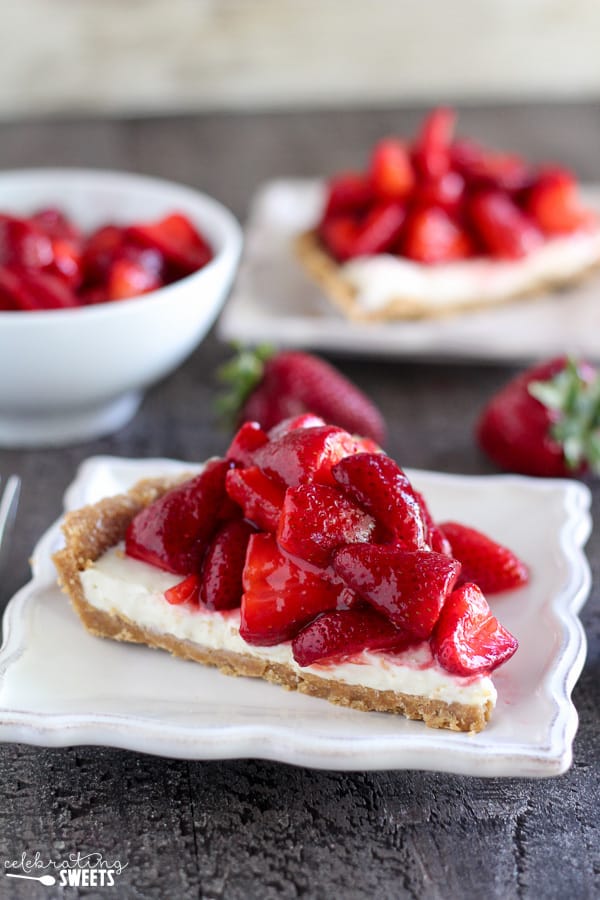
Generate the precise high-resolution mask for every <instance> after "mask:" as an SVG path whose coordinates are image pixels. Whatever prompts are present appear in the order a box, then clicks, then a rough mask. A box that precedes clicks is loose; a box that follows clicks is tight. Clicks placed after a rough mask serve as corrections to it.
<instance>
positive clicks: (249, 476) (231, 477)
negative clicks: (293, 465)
mask: <svg viewBox="0 0 600 900" xmlns="http://www.w3.org/2000/svg"><path fill="white" fill-rule="evenodd" d="M225 487H226V489H227V493H228V495H229V497H231V499H232V500H234V501H235V502H236V503H237V504H238V505H239V506H240V507H241V508H242V510H243V512H244V516H245V518H246V519H249V520H250V521H251V522H254V524H255V525H256V526H257V527H258V528H260V529H261V530H262V531H270V532H271V533H273V534H274V533H275V532H276V531H277V526H278V524H279V516H280V515H281V507H282V506H283V498H284V496H285V488H284V487H283V486H282V485H281V484H280V483H279V482H278V481H274V480H273V479H272V478H269V477H268V476H267V475H265V473H264V472H262V471H261V469H259V468H257V467H256V466H251V467H250V468H248V469H231V470H230V471H229V472H228V473H227V477H226V479H225Z"/></svg>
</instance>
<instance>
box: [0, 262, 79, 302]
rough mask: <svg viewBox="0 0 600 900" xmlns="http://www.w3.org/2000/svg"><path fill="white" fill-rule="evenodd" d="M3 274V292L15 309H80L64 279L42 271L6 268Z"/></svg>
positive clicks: (2, 271) (0, 283) (1, 287)
mask: <svg viewBox="0 0 600 900" xmlns="http://www.w3.org/2000/svg"><path fill="white" fill-rule="evenodd" d="M0 272H1V275H0V290H2V292H3V293H6V297H7V299H8V301H9V302H10V303H12V304H13V308H14V309H20V310H23V311H25V312H37V311H43V310H47V309H71V308H72V307H74V306H78V301H77V298H76V296H75V294H74V293H73V291H72V290H71V288H70V287H69V285H68V284H66V282H65V281H64V279H63V278H59V277H57V276H56V275H50V274H48V273H47V272H42V271H40V270H39V269H16V268H9V267H4V268H3V269H0ZM9 308H10V306H9Z"/></svg>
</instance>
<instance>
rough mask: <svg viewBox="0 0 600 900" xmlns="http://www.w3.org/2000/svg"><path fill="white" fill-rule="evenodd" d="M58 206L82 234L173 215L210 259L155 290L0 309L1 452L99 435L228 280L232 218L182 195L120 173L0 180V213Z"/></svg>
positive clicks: (123, 417) (200, 323)
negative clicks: (203, 240)
mask: <svg viewBox="0 0 600 900" xmlns="http://www.w3.org/2000/svg"><path fill="white" fill-rule="evenodd" d="M47 206H56V207H58V208H59V209H61V210H63V211H64V212H65V213H67V215H68V216H69V217H71V218H72V219H73V220H74V221H75V222H76V223H77V224H78V225H79V226H80V227H81V228H82V229H83V230H84V231H91V230H93V229H94V228H96V227H98V226H99V225H102V224H105V223H107V222H116V223H123V224H127V223H132V222H135V221H143V220H153V219H157V218H159V217H161V216H163V215H166V214H167V213H170V212H174V211H180V212H183V213H184V214H185V215H186V216H188V217H189V219H190V220H191V221H192V222H193V223H194V224H195V225H196V226H197V227H198V228H200V230H201V231H202V233H203V234H204V235H205V236H206V237H207V239H208V240H209V242H210V244H211V246H212V248H213V250H214V259H213V260H212V261H211V262H210V263H209V264H208V265H207V266H206V267H205V268H204V269H201V270H200V271H198V272H195V273H194V274H193V275H189V276H188V277H187V278H183V279H181V281H178V282H175V283H174V284H171V285H169V286H167V287H164V288H161V289H160V290H157V291H153V292H152V293H149V294H145V295H144V296H142V297H136V298H133V299H131V300H122V301H119V302H115V303H104V304H98V305H96V306H89V307H83V308H81V309H74V310H52V311H48V312H39V313H26V312H0V384H1V385H2V390H1V391H0V445H2V446H5V447H7V446H13V447H14V446H43V445H53V444H54V445H57V444H66V443H71V442H74V441H78V440H84V439H88V438H92V437H96V436H98V435H101V434H108V433H110V432H112V431H116V430H117V429H118V428H120V427H122V426H123V425H124V424H125V423H126V422H127V421H129V419H130V418H131V417H132V416H133V415H134V414H135V412H136V410H137V408H138V405H139V403H140V400H141V397H142V393H143V390H144V388H146V387H148V385H150V384H152V383H153V382H155V381H158V380H159V379H160V378H162V377H164V376H165V375H167V374H168V373H169V372H171V371H173V369H175V368H176V367H177V366H178V365H179V364H180V363H181V362H183V360H184V359H185V358H186V357H187V356H189V354H190V353H191V352H192V351H193V350H194V348H195V347H196V346H197V345H198V343H199V342H200V341H201V339H202V338H203V337H204V335H205V334H206V332H207V331H208V329H209V328H210V326H211V325H212V323H213V321H214V320H215V318H216V316H217V314H218V312H219V310H220V308H221V306H222V304H223V302H224V300H225V297H226V296H227V292H228V290H229V287H230V285H231V282H232V280H233V277H234V275H235V271H236V267H237V264H238V260H239V256H240V251H241V246H242V234H241V229H240V226H239V225H238V223H237V221H236V220H235V218H234V217H233V215H232V214H231V213H230V212H229V211H228V210H227V209H225V207H224V206H222V205H221V204H220V203H218V202H217V201H216V200H213V199H211V198H210V197H208V196H206V195H204V194H201V193H199V192H198V191H195V190H193V189H191V188H187V187H183V186H181V185H177V184H173V183H171V182H168V181H161V180H158V179H154V178H146V177H144V176H140V175H132V174H128V173H121V172H103V171H94V170H86V169H36V170H22V171H14V172H6V173H3V174H0V211H8V212H12V213H15V214H17V215H26V214H29V213H32V212H34V211H35V210H36V209H40V208H42V207H47Z"/></svg>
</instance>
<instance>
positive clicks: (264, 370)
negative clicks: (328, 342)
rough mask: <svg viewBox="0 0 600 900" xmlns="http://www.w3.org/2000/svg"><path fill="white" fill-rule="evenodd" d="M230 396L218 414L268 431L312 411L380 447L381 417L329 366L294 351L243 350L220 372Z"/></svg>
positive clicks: (383, 433)
mask: <svg viewBox="0 0 600 900" xmlns="http://www.w3.org/2000/svg"><path fill="white" fill-rule="evenodd" d="M219 378H220V380H221V381H222V382H224V383H226V384H228V385H229V386H230V389H231V393H230V394H228V395H226V396H225V397H223V398H221V404H220V405H221V411H222V412H224V413H226V414H229V415H230V416H233V417H234V418H235V420H236V423H237V424H238V425H239V424H241V423H242V422H246V421H254V422H259V423H260V425H261V426H262V428H263V429H265V430H267V429H269V428H272V427H273V426H275V425H277V423H278V422H281V421H282V420H283V419H288V418H290V417H292V416H297V415H299V414H301V413H305V412H311V413H314V414H315V415H316V416H321V417H322V418H323V419H324V420H325V421H326V422H327V423H329V424H331V425H339V426H340V427H341V428H344V429H346V431H349V432H351V433H352V434H359V435H362V436H363V437H368V438H371V439H372V440H374V441H376V443H378V444H384V443H385V439H386V426H385V422H384V420H383V416H382V415H381V413H380V412H379V410H378V409H377V407H376V406H375V405H374V404H373V403H372V401H371V400H369V398H368V397H367V396H366V395H365V394H363V392H362V391H361V390H359V388H357V387H356V385H355V384H353V383H352V382H351V381H349V380H348V379H347V378H345V377H344V376H343V375H342V374H341V373H340V372H338V371H337V369H334V367H333V366H331V365H330V364H329V363H327V362H325V361H324V360H322V359H320V358H319V357H318V356H313V355H312V354H311V353H302V352H300V351H297V350H282V351H280V352H278V353H274V352H273V351H272V350H271V349H270V348H264V347H259V348H258V349H257V350H256V351H254V352H253V351H250V350H242V351H241V352H240V353H239V354H238V356H237V357H235V358H234V359H233V360H231V361H230V362H228V363H226V364H225V365H224V366H222V367H221V369H220V370H219Z"/></svg>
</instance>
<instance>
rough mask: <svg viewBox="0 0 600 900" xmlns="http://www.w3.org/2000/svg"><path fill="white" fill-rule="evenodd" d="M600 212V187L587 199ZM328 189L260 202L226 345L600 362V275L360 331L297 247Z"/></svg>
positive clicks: (269, 195) (288, 192)
mask: <svg viewBox="0 0 600 900" xmlns="http://www.w3.org/2000/svg"><path fill="white" fill-rule="evenodd" d="M584 193H585V200H586V202H587V203H588V204H589V205H590V206H593V207H594V208H595V209H597V210H598V211H600V187H599V186H593V185H590V186H588V187H586V189H585V192H584ZM322 203H323V183H322V182H321V181H314V180H307V179H302V180H300V179H296V180H292V179H288V180H278V181H271V182H268V183H267V184H265V185H264V186H263V187H262V188H261V189H260V190H259V191H258V192H257V194H256V196H255V198H254V202H253V204H252V207H251V211H250V216H249V219H248V223H247V226H246V237H245V251H244V256H243V259H242V264H241V267H240V270H239V273H238V277H237V280H236V283H235V286H234V289H233V293H232V295H231V297H230V299H229V302H228V304H227V306H226V307H225V310H224V312H223V315H222V316H221V320H220V324H219V332H220V335H221V337H222V338H224V339H226V340H236V341H242V342H243V343H250V344H258V343H264V342H271V343H273V344H276V345H278V346H292V347H295V348H300V347H310V348H313V349H320V350H329V351H337V352H343V353H356V354H361V355H363V354H364V355H371V356H388V357H392V358H397V359H400V358H407V359H410V358H412V359H417V358H427V359H436V360H442V359H444V360H457V361H458V360H480V361H487V362H498V361H502V360H506V361H512V362H520V361H525V360H535V359H543V358H544V357H547V356H555V355H560V354H563V353H565V352H566V351H568V352H570V353H574V354H577V355H581V356H585V357H587V358H588V359H598V358H600V350H599V344H598V341H597V334H598V331H599V330H600V274H594V275H592V276H590V277H589V278H587V279H586V280H584V281H582V282H581V283H580V284H576V285H573V286H572V287H570V288H568V289H566V290H564V291H562V292H560V293H555V294H547V295H543V296H542V295H540V296H537V297H535V298H532V299H529V300H525V301H523V302H519V301H516V302H514V303H507V304H504V305H502V306H499V307H497V308H495V309H489V310H483V311H477V312H470V313H462V314H459V315H454V316H448V317H445V318H439V319H422V320H418V321H412V322H410V321H406V322H383V323H378V322H372V323H364V322H351V321H350V320H349V319H346V318H345V317H343V316H342V315H341V313H339V312H338V311H337V310H336V308H335V307H334V306H333V305H332V304H330V303H329V302H328V301H327V300H326V299H325V297H324V296H323V294H322V292H321V291H320V290H319V288H318V287H317V286H316V285H315V284H313V283H312V282H311V281H310V279H309V278H308V276H307V275H306V274H305V272H304V270H303V269H302V267H301V266H300V264H299V262H298V261H297V260H296V259H295V257H294V253H293V249H292V240H293V238H294V236H295V235H296V234H298V233H300V232H301V231H304V230H306V229H307V228H310V227H312V226H313V225H314V223H315V222H316V221H317V219H318V216H319V211H320V209H321V208H322Z"/></svg>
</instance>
